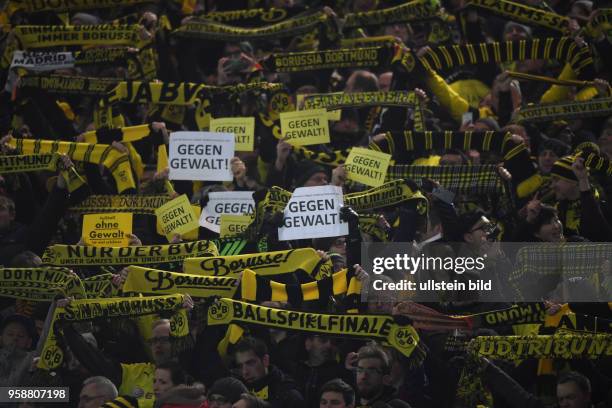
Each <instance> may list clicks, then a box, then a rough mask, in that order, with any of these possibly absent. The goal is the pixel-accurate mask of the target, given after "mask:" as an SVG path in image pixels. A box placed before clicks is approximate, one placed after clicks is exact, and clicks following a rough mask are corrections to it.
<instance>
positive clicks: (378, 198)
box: [344, 180, 427, 214]
mask: <svg viewBox="0 0 612 408" xmlns="http://www.w3.org/2000/svg"><path fill="white" fill-rule="evenodd" d="M409 200H416V202H417V210H418V211H419V213H420V214H425V213H426V212H427V199H426V198H425V196H423V195H422V194H421V193H420V192H419V191H418V190H412V188H410V187H409V186H408V185H407V184H406V181H404V180H394V181H391V182H388V183H385V184H383V185H382V186H380V187H375V188H372V189H370V190H366V191H364V192H360V193H350V194H346V195H345V196H344V204H345V205H348V206H349V207H351V208H352V209H353V210H355V211H358V212H359V211H367V210H373V209H376V208H384V207H389V206H393V205H397V204H400V203H403V202H404V201H409Z"/></svg>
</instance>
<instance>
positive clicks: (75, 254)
mask: <svg viewBox="0 0 612 408" xmlns="http://www.w3.org/2000/svg"><path fill="white" fill-rule="evenodd" d="M216 255H217V248H216V247H215V245H214V244H213V243H212V242H210V241H193V242H185V243H182V244H169V245H143V246H129V247H121V248H118V247H117V248H113V247H94V246H81V245H52V246H50V247H47V249H46V250H45V252H44V254H43V262H45V263H48V264H51V265H59V266H87V265H130V264H137V265H143V264H144V265H146V264H157V263H167V262H174V261H182V260H183V259H185V258H188V257H194V256H216Z"/></svg>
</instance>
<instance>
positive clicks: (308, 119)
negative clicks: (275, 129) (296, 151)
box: [280, 109, 330, 146]
mask: <svg viewBox="0 0 612 408" xmlns="http://www.w3.org/2000/svg"><path fill="white" fill-rule="evenodd" d="M280 122H281V130H282V137H283V138H284V139H285V141H286V142H287V143H289V144H291V145H294V146H307V145H313V144H325V143H329V142H330V138H329V122H328V121H327V112H326V111H325V110H324V109H314V110H308V111H306V110H302V111H293V112H281V114H280Z"/></svg>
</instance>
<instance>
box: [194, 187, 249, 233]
mask: <svg viewBox="0 0 612 408" xmlns="http://www.w3.org/2000/svg"><path fill="white" fill-rule="evenodd" d="M254 212H255V200H253V192H252V191H219V192H214V193H208V203H207V204H206V207H204V208H203V209H202V214H201V215H200V226H201V227H204V228H208V229H209V230H211V231H214V232H216V233H219V232H220V231H221V214H231V215H250V214H253V213H254Z"/></svg>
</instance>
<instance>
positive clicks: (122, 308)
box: [38, 295, 189, 370]
mask: <svg viewBox="0 0 612 408" xmlns="http://www.w3.org/2000/svg"><path fill="white" fill-rule="evenodd" d="M184 300H185V298H184V296H183V295H167V296H150V297H144V298H143V297H141V298H111V299H87V300H73V301H72V302H70V303H69V304H68V305H67V306H66V307H56V308H55V310H54V312H53V318H52V321H51V329H50V330H49V335H48V337H47V338H46V339H45V342H44V346H43V350H42V353H41V355H40V361H39V362H38V368H42V369H44V370H51V369H54V368H57V367H59V366H60V365H61V364H62V362H63V359H64V353H63V351H62V349H61V348H60V346H59V344H58V343H57V340H58V338H57V337H58V334H60V332H61V329H60V328H59V327H58V323H60V322H61V323H69V322H82V321H88V320H95V319H116V318H121V317H138V316H147V315H154V314H159V313H173V316H172V318H171V324H170V335H171V336H172V337H185V336H187V335H188V334H189V327H188V319H187V313H186V311H185V309H184V308H183V307H182V305H183V302H184Z"/></svg>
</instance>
